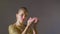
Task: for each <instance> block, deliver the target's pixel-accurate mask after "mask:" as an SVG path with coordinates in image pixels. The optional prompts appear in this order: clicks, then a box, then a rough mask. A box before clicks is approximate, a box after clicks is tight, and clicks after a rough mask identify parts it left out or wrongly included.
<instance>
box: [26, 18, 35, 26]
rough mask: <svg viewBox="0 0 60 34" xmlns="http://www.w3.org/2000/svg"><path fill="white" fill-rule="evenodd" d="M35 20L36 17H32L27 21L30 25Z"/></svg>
mask: <svg viewBox="0 0 60 34" xmlns="http://www.w3.org/2000/svg"><path fill="white" fill-rule="evenodd" d="M33 22H34V19H33V18H31V17H30V18H29V19H28V21H27V25H28V26H30V25H31V24H32V23H33Z"/></svg>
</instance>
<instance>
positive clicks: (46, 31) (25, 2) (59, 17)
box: [0, 0, 60, 34]
mask: <svg viewBox="0 0 60 34" xmlns="http://www.w3.org/2000/svg"><path fill="white" fill-rule="evenodd" d="M22 6H25V7H27V8H28V10H29V14H30V15H29V16H37V17H38V18H39V20H40V21H39V24H38V27H37V28H38V33H39V34H60V1H59V0H0V34H8V26H9V25H10V24H12V23H13V22H14V21H15V19H16V18H15V14H16V11H17V9H18V8H19V7H22Z"/></svg>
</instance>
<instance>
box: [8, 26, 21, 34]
mask: <svg viewBox="0 0 60 34" xmlns="http://www.w3.org/2000/svg"><path fill="white" fill-rule="evenodd" d="M8 30H9V34H21V32H19V31H18V30H17V29H15V28H14V27H12V26H11V25H10V26H9V28H8Z"/></svg>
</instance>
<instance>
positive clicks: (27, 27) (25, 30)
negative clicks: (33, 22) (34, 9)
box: [22, 26, 30, 34]
mask: <svg viewBox="0 0 60 34" xmlns="http://www.w3.org/2000/svg"><path fill="white" fill-rule="evenodd" d="M29 27H30V26H26V28H25V29H24V31H23V32H22V34H26V32H27V30H28V29H29Z"/></svg>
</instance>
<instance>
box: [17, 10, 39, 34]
mask: <svg viewBox="0 0 60 34" xmlns="http://www.w3.org/2000/svg"><path fill="white" fill-rule="evenodd" d="M26 15H28V13H27V12H26V13H25V12H24V10H19V13H17V14H16V18H17V21H16V25H17V26H19V25H20V23H24V21H26V19H27V16H26ZM37 22H38V18H37V17H33V18H31V17H30V18H29V19H28V21H27V26H26V27H25V29H24V31H23V32H22V33H21V34H26V32H27V30H28V29H29V28H30V27H31V26H32V25H33V26H32V30H33V34H37V31H36V24H37Z"/></svg>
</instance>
